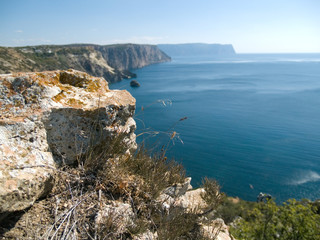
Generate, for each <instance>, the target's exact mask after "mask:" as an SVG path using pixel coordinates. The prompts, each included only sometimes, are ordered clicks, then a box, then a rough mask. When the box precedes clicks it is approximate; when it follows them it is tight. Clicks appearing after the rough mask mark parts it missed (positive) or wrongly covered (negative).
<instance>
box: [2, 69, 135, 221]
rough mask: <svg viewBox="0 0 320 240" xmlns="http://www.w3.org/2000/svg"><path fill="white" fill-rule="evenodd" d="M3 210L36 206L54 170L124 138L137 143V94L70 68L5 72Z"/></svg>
mask: <svg viewBox="0 0 320 240" xmlns="http://www.w3.org/2000/svg"><path fill="white" fill-rule="evenodd" d="M0 100H1V101H0V161H1V164H0V215H1V214H5V213H6V212H11V211H17V210H23V209H25V208H27V207H30V206H31V205H32V204H33V202H34V201H35V200H36V199H38V198H39V197H41V196H43V195H44V194H46V193H47V192H48V191H49V190H50V187H52V180H53V179H52V170H53V169H55V167H56V166H59V165H62V164H68V165H72V164H75V163H77V164H79V163H80V162H81V161H82V159H83V158H84V156H88V155H89V154H91V153H92V152H91V150H90V149H94V148H98V147H101V145H103V146H104V147H103V148H104V149H107V148H108V147H109V146H111V144H112V143H113V142H114V141H116V140H118V141H120V142H123V143H124V144H125V146H126V147H125V150H124V152H123V154H129V153H130V151H131V150H134V149H135V148H136V142H135V134H134V130H135V121H134V120H133V118H132V116H133V114H134V110H135V99H134V98H133V97H132V96H131V95H130V94H129V93H128V92H127V91H111V90H109V88H108V83H107V82H106V81H105V80H104V79H103V78H95V77H92V76H90V75H88V74H86V73H83V72H79V71H75V70H67V71H52V72H42V73H16V74H8V75H0Z"/></svg>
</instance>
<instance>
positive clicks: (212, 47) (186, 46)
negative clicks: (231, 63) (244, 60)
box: [158, 43, 236, 57]
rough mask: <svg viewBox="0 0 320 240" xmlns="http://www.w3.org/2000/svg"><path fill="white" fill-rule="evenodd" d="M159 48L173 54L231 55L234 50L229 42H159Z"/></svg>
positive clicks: (172, 55) (170, 54) (233, 53)
mask: <svg viewBox="0 0 320 240" xmlns="http://www.w3.org/2000/svg"><path fill="white" fill-rule="evenodd" d="M158 47H159V48H160V50H162V51H163V52H165V53H166V54H168V55H169V56H171V57H174V56H199V55H202V56H203V55H206V56H219V57H222V56H232V55H235V54H236V52H235V50H234V48H233V46H232V45H231V44H217V43H215V44H207V43H183V44H159V45H158Z"/></svg>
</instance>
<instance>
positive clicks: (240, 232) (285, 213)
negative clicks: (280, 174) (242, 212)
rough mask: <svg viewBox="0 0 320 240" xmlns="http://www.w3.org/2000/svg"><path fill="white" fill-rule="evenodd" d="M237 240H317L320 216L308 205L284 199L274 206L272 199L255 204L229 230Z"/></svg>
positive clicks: (319, 233) (319, 237) (319, 230)
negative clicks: (246, 216) (281, 203)
mask: <svg viewBox="0 0 320 240" xmlns="http://www.w3.org/2000/svg"><path fill="white" fill-rule="evenodd" d="M232 233H233V234H234V236H235V237H236V238H237V239H239V240H240V239H246V240H250V239H263V240H269V239H283V240H289V239H290V240H291V239H292V240H295V239H296V240H300V239H301V240H311V239H312V240H317V239H320V216H319V215H318V214H317V213H315V211H314V209H313V207H312V205H311V204H302V203H299V202H297V201H296V200H294V199H292V200H288V201H287V202H286V203H284V204H283V205H281V206H277V205H276V204H275V203H274V202H273V201H272V200H270V201H268V202H267V203H259V204H258V206H257V207H255V208H254V209H253V210H252V211H251V212H250V215H249V217H248V218H247V219H242V220H240V221H239V223H238V224H237V225H236V227H234V228H233V229H232Z"/></svg>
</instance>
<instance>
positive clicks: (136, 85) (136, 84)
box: [130, 80, 140, 87]
mask: <svg viewBox="0 0 320 240" xmlns="http://www.w3.org/2000/svg"><path fill="white" fill-rule="evenodd" d="M130 86H131V87H140V83H138V81H136V80H132V81H131V82H130Z"/></svg>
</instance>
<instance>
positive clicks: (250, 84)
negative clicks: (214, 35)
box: [110, 54, 320, 202]
mask: <svg viewBox="0 0 320 240" xmlns="http://www.w3.org/2000/svg"><path fill="white" fill-rule="evenodd" d="M135 72H136V73H137V75H138V78H137V80H138V81H139V82H140V84H141V87H140V88H135V89H133V88H131V87H130V86H129V82H130V81H129V80H124V81H122V82H120V83H116V84H112V85H111V86H110V88H112V89H127V90H128V91H130V92H131V94H132V95H133V96H134V97H135V98H136V99H137V110H136V121H137V124H138V130H137V134H139V133H145V134H143V135H141V136H139V137H138V141H146V142H147V144H149V146H151V147H155V148H156V147H161V146H162V145H167V144H168V143H169V148H168V155H169V156H171V157H174V158H175V159H176V160H178V161H181V162H182V164H183V165H184V166H185V168H186V169H187V173H188V175H190V176H191V177H192V178H193V182H192V184H193V185H194V186H198V184H199V183H200V182H201V178H202V177H203V176H208V177H212V178H216V179H217V180H218V181H219V182H220V184H221V185H222V187H223V188H222V189H223V191H225V192H226V193H227V194H229V195H232V196H239V197H241V198H244V199H246V200H252V201H254V200H255V199H256V196H257V195H258V194H259V192H266V193H270V194H271V195H273V196H274V197H275V198H276V199H277V201H278V202H281V201H285V200H286V199H288V198H293V197H294V198H297V199H301V198H310V199H318V198H320V54H287V55H281V54H278V55H273V54H268V55H267V54H265V55H256V54H250V55H244V54H242V55H238V56H236V57H234V58H229V59H213V58H210V57H184V58H181V57H180V58H174V57H173V61H172V62H169V63H164V64H157V65H152V66H149V67H145V68H143V69H138V70H135ZM142 107H143V111H142V110H141V108H142ZM183 117H187V119H186V120H185V121H179V119H181V118H183ZM172 131H176V132H177V136H176V137H175V138H174V139H173V140H174V141H173V140H170V134H171V133H172ZM148 133H159V134H157V135H156V136H153V135H150V134H148ZM179 138H180V139H179Z"/></svg>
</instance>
